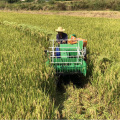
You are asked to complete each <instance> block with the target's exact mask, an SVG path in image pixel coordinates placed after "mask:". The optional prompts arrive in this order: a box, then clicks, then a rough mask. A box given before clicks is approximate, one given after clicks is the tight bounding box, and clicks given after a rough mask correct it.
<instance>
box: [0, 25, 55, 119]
mask: <svg viewBox="0 0 120 120" xmlns="http://www.w3.org/2000/svg"><path fill="white" fill-rule="evenodd" d="M0 31H1V32H0V36H1V37H0V119H18V118H19V119H20V118H23V119H31V118H32V119H48V118H55V115H54V114H55V113H54V112H55V108H54V101H53V99H52V98H51V97H53V96H54V94H55V81H54V79H53V72H52V69H51V68H50V67H48V66H47V67H46V65H45V62H44V61H45V59H46V58H45V56H44V47H43V46H42V45H41V44H40V43H37V42H36V40H35V39H36V38H34V37H29V36H28V35H26V34H25V33H24V32H19V31H16V30H15V29H11V27H6V26H4V25H0ZM41 40H45V37H44V38H43V37H42V39H41Z"/></svg>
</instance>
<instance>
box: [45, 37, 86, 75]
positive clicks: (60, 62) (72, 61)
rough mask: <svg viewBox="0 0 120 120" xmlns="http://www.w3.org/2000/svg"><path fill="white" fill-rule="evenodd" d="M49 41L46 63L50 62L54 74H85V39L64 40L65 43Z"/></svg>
mask: <svg viewBox="0 0 120 120" xmlns="http://www.w3.org/2000/svg"><path fill="white" fill-rule="evenodd" d="M51 42H52V46H51V47H49V50H47V57H48V60H47V62H46V64H52V65H53V67H54V68H55V70H56V74H76V73H77V74H80V73H82V74H83V75H84V76H86V71H87V64H86V61H85V56H86V44H87V41H86V40H83V39H78V40H76V41H75V40H74V41H72V40H67V42H65V43H67V44H57V42H58V41H56V40H51ZM59 42H60V41H59Z"/></svg>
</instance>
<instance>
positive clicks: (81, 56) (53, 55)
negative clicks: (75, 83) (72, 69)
mask: <svg viewBox="0 0 120 120" xmlns="http://www.w3.org/2000/svg"><path fill="white" fill-rule="evenodd" d="M50 41H52V45H53V46H52V47H49V49H51V50H52V51H47V52H49V53H51V54H52V55H51V56H50V57H51V58H52V61H51V63H53V64H54V63H55V64H57V63H58V64H59V63H60V64H65V63H81V62H79V61H78V60H79V58H84V52H85V51H84V49H83V48H82V50H80V47H79V44H78V47H72V48H77V56H72V57H70V58H78V59H77V62H54V58H57V57H58V56H55V54H54V53H56V52H58V51H55V50H54V49H55V48H61V47H55V46H54V44H55V42H61V41H63V40H62V39H61V40H50ZM64 41H68V40H64ZM62 48H71V47H62ZM59 52H60V53H61V52H76V51H59ZM80 53H82V55H80ZM62 57H63V58H64V57H66V56H62ZM58 59H59V58H58ZM81 64H82V63H81Z"/></svg>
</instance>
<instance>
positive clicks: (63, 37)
mask: <svg viewBox="0 0 120 120" xmlns="http://www.w3.org/2000/svg"><path fill="white" fill-rule="evenodd" d="M56 39H57V42H58V41H59V40H60V41H61V43H62V40H66V43H67V39H68V36H67V34H66V33H62V38H60V35H59V34H57V36H56Z"/></svg>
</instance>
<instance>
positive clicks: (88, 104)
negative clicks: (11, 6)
mask: <svg viewBox="0 0 120 120" xmlns="http://www.w3.org/2000/svg"><path fill="white" fill-rule="evenodd" d="M59 26H62V27H63V28H65V30H66V31H65V32H66V33H67V34H68V36H70V35H71V34H76V35H77V37H81V38H84V39H87V40H88V45H87V53H88V54H87V58H88V60H87V64H88V70H87V78H86V80H87V81H88V82H87V84H86V85H85V87H80V88H77V87H76V86H75V85H74V84H68V85H66V86H65V85H64V87H65V89H66V92H65V93H64V94H63V95H61V96H58V93H57V92H56V85H55V80H56V77H55V75H54V69H51V68H50V67H49V66H46V65H45V61H46V57H45V54H44V50H45V49H47V48H48V46H49V44H50V43H49V40H50V39H55V37H56V32H55V29H57V27H59ZM119 26H120V19H108V18H92V17H91V18H86V17H75V16H74V17H73V16H58V15H40V14H27V13H16V12H2V11H0V43H1V44H0V101H1V102H0V119H17V118H20V119H57V118H64V119H119V118H120V112H119V111H120V57H119V56H120V35H119V32H120V28H119ZM78 80H79V81H80V79H78ZM58 97H60V103H59V99H58ZM61 101H62V102H61ZM56 102H57V105H56ZM61 105H62V106H63V107H60V106H61ZM61 116H62V117H61Z"/></svg>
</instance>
